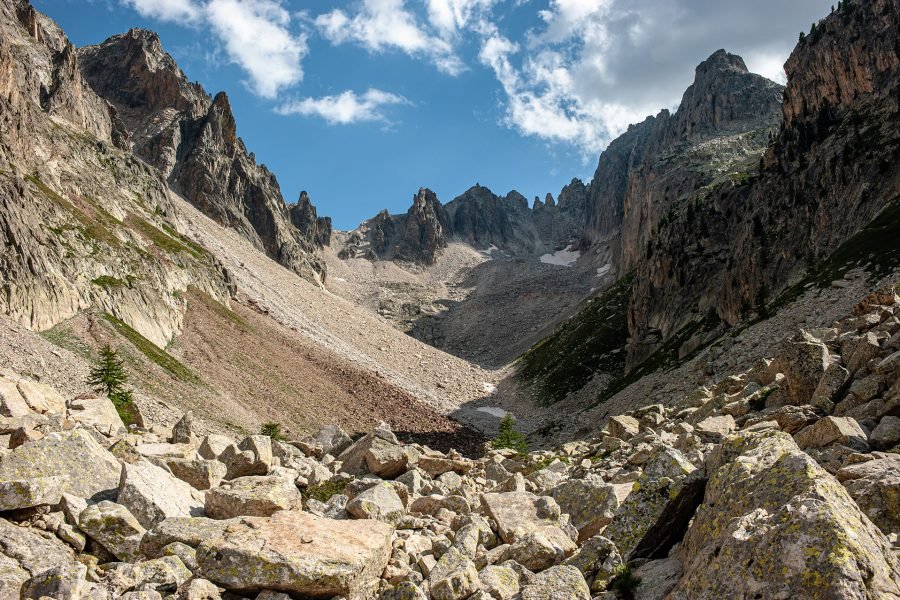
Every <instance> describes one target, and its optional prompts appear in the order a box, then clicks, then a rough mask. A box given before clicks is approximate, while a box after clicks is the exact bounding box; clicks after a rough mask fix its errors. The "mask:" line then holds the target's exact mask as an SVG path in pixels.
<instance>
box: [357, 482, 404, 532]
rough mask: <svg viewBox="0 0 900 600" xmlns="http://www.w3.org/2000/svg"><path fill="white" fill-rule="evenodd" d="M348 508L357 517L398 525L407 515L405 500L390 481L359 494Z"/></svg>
mask: <svg viewBox="0 0 900 600" xmlns="http://www.w3.org/2000/svg"><path fill="white" fill-rule="evenodd" d="M346 510H347V512H348V513H350V514H351V515H352V516H353V517H354V518H356V519H374V520H376V521H383V522H385V523H390V524H391V525H396V524H398V523H399V522H400V520H401V519H403V517H404V516H405V515H406V510H405V509H404V507H403V501H402V500H401V499H400V496H399V495H397V492H396V491H395V489H394V487H393V486H392V485H391V484H389V483H379V484H378V485H375V486H372V487H370V488H369V489H367V490H364V491H363V492H361V493H359V494H357V495H356V496H355V497H354V498H353V499H352V500H351V501H350V502H348V503H347V507H346Z"/></svg>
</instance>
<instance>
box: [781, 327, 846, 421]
mask: <svg viewBox="0 0 900 600" xmlns="http://www.w3.org/2000/svg"><path fill="white" fill-rule="evenodd" d="M837 358H839V357H837ZM834 362H835V357H832V355H831V353H830V352H829V351H828V347H827V346H825V344H823V343H822V341H821V340H818V339H816V338H815V337H813V336H812V335H810V334H808V333H806V332H805V331H801V332H800V333H798V334H797V335H795V336H792V337H787V338H785V339H784V340H783V341H782V342H781V348H780V350H779V353H778V356H776V357H775V361H774V363H773V364H772V369H773V370H774V371H777V372H780V373H784V375H785V378H786V381H785V386H784V390H785V392H786V398H787V404H809V403H810V400H811V399H812V396H813V393H814V392H815V391H816V388H818V387H819V382H820V381H822V378H823V377H824V376H825V372H826V371H827V369H828V367H829V366H830V365H831V364H832V363H834Z"/></svg>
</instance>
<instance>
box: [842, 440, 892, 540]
mask: <svg viewBox="0 0 900 600" xmlns="http://www.w3.org/2000/svg"><path fill="white" fill-rule="evenodd" d="M871 456H872V457H877V458H874V460H867V461H866V462H861V463H856V464H852V465H847V466H845V467H843V468H842V469H841V470H839V471H838V472H837V473H836V474H835V477H837V479H838V481H840V482H841V483H842V484H843V485H844V487H845V488H846V489H847V491H848V492H849V493H850V496H851V497H852V498H853V500H854V501H856V504H857V505H858V506H859V507H860V508H861V509H862V511H863V512H864V513H866V516H867V517H869V518H870V519H871V520H872V522H873V523H875V525H877V526H878V527H879V529H881V531H883V532H884V533H886V534H889V533H897V534H900V454H890V453H885V454H882V453H879V452H875V453H873V454H872V455H871Z"/></svg>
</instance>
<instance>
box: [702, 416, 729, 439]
mask: <svg viewBox="0 0 900 600" xmlns="http://www.w3.org/2000/svg"><path fill="white" fill-rule="evenodd" d="M736 428H737V426H736V425H735V423H734V417H732V416H731V415H720V416H718V417H707V418H705V419H703V420H702V421H700V422H699V423H697V424H696V426H695V427H694V434H695V435H697V436H698V437H699V438H700V439H701V440H703V441H704V442H707V443H716V442H719V441H721V440H722V438H723V437H725V436H726V435H728V434H729V433H732V432H733V431H734V430H735V429H736Z"/></svg>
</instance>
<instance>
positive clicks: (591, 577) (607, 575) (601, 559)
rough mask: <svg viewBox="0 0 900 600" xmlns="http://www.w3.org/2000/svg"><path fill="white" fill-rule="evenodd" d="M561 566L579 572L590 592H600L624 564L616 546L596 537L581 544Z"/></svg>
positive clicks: (601, 537) (607, 540)
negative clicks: (586, 582)
mask: <svg viewBox="0 0 900 600" xmlns="http://www.w3.org/2000/svg"><path fill="white" fill-rule="evenodd" d="M563 564H564V565H569V566H572V567H575V568H576V569H578V570H579V571H581V574H582V575H584V578H585V580H586V581H588V582H589V583H590V588H591V590H592V591H597V592H600V591H603V590H605V589H606V584H607V583H609V581H610V580H611V579H612V578H613V576H614V575H615V573H616V570H617V569H618V568H619V567H620V566H621V565H623V564H624V563H623V562H622V556H621V555H620V554H619V550H618V549H617V548H616V545H615V544H613V543H612V542H611V541H610V540H609V539H607V538H605V537H603V536H601V535H597V536H594V537H592V538H591V539H589V540H587V541H586V542H585V543H584V544H582V546H581V548H579V549H578V551H577V552H576V553H575V554H573V555H572V556H570V557H569V558H567V559H566V560H565V562H564V563H563Z"/></svg>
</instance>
